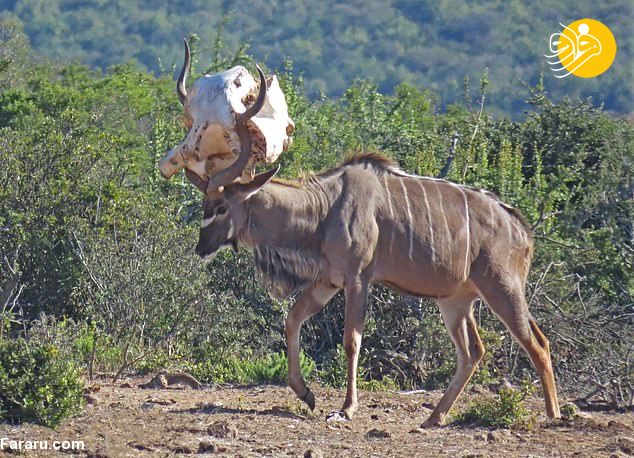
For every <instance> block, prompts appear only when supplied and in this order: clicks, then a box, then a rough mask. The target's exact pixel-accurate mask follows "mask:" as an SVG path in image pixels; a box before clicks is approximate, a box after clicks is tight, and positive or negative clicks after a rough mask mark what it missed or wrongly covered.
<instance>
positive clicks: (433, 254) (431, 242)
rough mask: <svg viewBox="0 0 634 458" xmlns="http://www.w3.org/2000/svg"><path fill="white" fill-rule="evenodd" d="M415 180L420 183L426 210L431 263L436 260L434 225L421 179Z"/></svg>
mask: <svg viewBox="0 0 634 458" xmlns="http://www.w3.org/2000/svg"><path fill="white" fill-rule="evenodd" d="M416 182H417V183H418V184H419V185H420V189H421V190H422V191H423V199H424V200H425V210H426V211H427V224H428V226H429V247H430V248H431V262H432V264H433V263H435V262H436V251H435V248H434V226H433V225H432V220H431V209H430V208H429V200H428V199H427V191H425V186H424V185H423V182H422V181H421V180H416Z"/></svg>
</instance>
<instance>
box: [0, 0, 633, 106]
mask: <svg viewBox="0 0 634 458" xmlns="http://www.w3.org/2000/svg"><path fill="white" fill-rule="evenodd" d="M0 9H1V10H2V11H4V16H15V17H18V18H19V19H20V20H21V21H22V23H23V24H24V29H25V31H26V33H27V35H28V36H29V38H30V41H31V45H32V46H33V47H34V48H35V49H36V50H37V51H39V52H41V53H43V54H46V55H48V56H50V57H53V58H54V59H55V60H62V61H69V60H72V61H79V62H82V63H86V64H88V65H90V66H93V67H100V68H104V69H105V68H107V67H109V66H111V65H113V64H120V63H122V62H126V61H129V60H133V61H135V62H138V63H139V65H141V66H142V67H143V68H145V69H149V70H152V71H153V72H159V71H160V69H161V67H163V68H168V69H169V68H170V66H171V65H172V64H173V63H174V62H178V63H180V59H181V56H180V53H181V46H180V39H181V37H183V36H185V35H188V34H190V33H195V34H197V35H199V36H200V38H201V45H202V46H201V53H202V55H201V57H200V61H201V64H202V66H204V65H207V63H208V62H209V61H210V60H211V49H212V48H213V42H214V40H215V39H216V37H217V33H218V30H219V27H220V26H221V24H222V25H223V26H224V33H223V34H221V38H222V39H223V40H224V41H225V42H226V44H227V46H228V49H230V50H232V51H236V50H238V49H239V47H240V45H241V44H244V43H248V44H249V45H250V46H249V48H248V50H247V51H248V52H249V53H250V54H252V55H253V56H254V58H255V59H256V60H257V61H264V62H266V64H267V65H268V66H269V67H270V68H273V69H281V68H282V67H283V66H284V63H285V61H286V60H287V59H290V60H292V61H293V63H294V69H295V71H296V72H297V73H303V74H304V75H305V81H306V89H307V91H308V93H309V94H312V95H313V96H315V95H316V94H317V93H318V92H320V91H323V92H325V93H327V94H328V95H331V96H338V95H340V94H341V93H342V92H343V91H344V90H345V89H346V88H347V87H349V86H350V84H351V83H352V81H353V80H354V79H355V78H358V77H360V78H369V79H371V80H373V81H375V82H376V83H377V84H378V85H379V89H380V90H381V92H384V93H385V92H391V91H392V90H393V88H394V86H395V85H397V84H399V83H400V82H407V83H411V84H414V85H416V86H418V87H419V88H421V89H430V90H431V91H432V92H433V93H435V94H437V95H438V96H439V98H440V107H441V108H443V107H446V105H447V104H449V103H451V102H454V101H461V99H462V97H463V94H464V78H465V77H469V78H470V79H471V81H473V82H474V83H473V84H472V86H473V87H474V92H475V90H476V89H477V86H478V83H477V82H478V81H479V79H480V78H481V76H482V75H483V74H484V72H485V71H486V69H487V68H488V71H489V79H490V81H491V86H490V88H491V93H490V100H489V102H490V104H489V106H490V108H491V110H492V111H493V112H494V113H495V114H497V115H500V114H505V115H512V116H513V117H515V118H517V117H519V116H521V114H522V111H523V110H524V109H525V108H526V105H525V104H524V99H525V98H526V97H527V96H528V90H526V89H525V88H523V86H524V85H525V84H529V85H535V84H536V82H537V81H538V77H539V73H540V71H541V70H542V69H544V66H545V63H544V58H543V54H544V53H545V52H546V51H547V43H548V37H549V36H550V34H551V33H553V32H556V31H557V30H558V29H559V27H560V26H559V22H562V23H564V24H567V23H570V22H572V21H574V20H576V19H579V18H583V17H584V16H588V17H592V18H594V19H597V20H600V21H602V22H604V23H605V24H607V25H608V26H609V27H610V28H611V29H612V31H613V32H614V34H615V36H616V39H617V43H618V54H617V57H616V61H615V63H614V65H613V67H612V68H611V69H610V70H609V71H608V72H607V73H605V74H604V75H602V76H600V77H597V78H594V79H579V78H566V79H564V80H557V79H556V78H554V77H553V76H552V74H550V73H549V70H548V69H545V70H544V72H545V85H546V89H547V91H548V92H549V93H550V95H551V97H552V98H553V99H554V100H560V99H562V98H563V97H564V96H569V97H572V98H586V97H592V98H593V101H594V103H595V104H604V105H605V108H606V109H607V110H608V111H613V112H616V113H623V114H627V113H630V112H631V111H632V106H631V101H632V65H631V63H632V60H631V52H632V34H631V33H630V32H628V30H629V26H628V24H630V23H631V21H632V8H631V3H630V2H628V1H627V0H611V1H606V2H600V3H597V2H594V1H591V0H582V1H572V0H566V1H561V2H555V1H554V0H542V1H539V2H518V1H512V2H506V1H500V0H487V1H484V2H471V1H466V0H442V1H431V0H425V1H414V0H388V1H384V0H364V1H360V0H354V1H349V2H345V3H342V2H336V1H333V0H320V1H311V2H305V1H301V0H290V1H283V2H282V1H265V0H251V1H249V2H248V3H247V2H230V1H226V0H225V1H223V0H196V1H195V0H188V1H180V2H167V1H155V2H140V1H134V0H117V1H97V2H85V1H78V0H46V1H43V0H18V1H16V0H1V1H0Z"/></svg>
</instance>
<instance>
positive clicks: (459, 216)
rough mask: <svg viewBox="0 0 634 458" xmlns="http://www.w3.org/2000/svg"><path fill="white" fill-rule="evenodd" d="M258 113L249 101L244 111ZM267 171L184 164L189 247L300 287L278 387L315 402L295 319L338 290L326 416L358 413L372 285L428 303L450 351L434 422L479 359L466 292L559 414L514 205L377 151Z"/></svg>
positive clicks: (526, 242) (525, 236)
mask: <svg viewBox="0 0 634 458" xmlns="http://www.w3.org/2000/svg"><path fill="white" fill-rule="evenodd" d="M180 89H181V84H180V82H179V90H180ZM260 90H261V91H265V90H266V85H265V84H262V85H261V87H260ZM261 94H262V92H261V93H260V97H259V98H258V100H262V99H263V98H262V97H261ZM257 109H258V102H256V103H255V104H254V105H253V106H252V107H251V109H249V113H254V112H256V111H257ZM247 115H248V114H247ZM247 119H248V116H240V117H239V118H238V127H239V129H240V131H244V130H246V129H244V124H245V123H246V122H247ZM242 140H243V142H242V151H241V153H240V154H241V157H243V156H245V155H248V154H249V152H250V143H249V137H248V136H246V135H243V136H242ZM239 160H240V159H238V161H239ZM243 162H244V161H243ZM278 170H279V168H275V169H273V170H269V171H268V172H265V173H262V174H260V175H257V176H256V177H255V178H254V179H253V181H251V182H248V183H235V182H232V181H233V179H235V178H236V177H237V176H239V175H240V170H239V167H234V168H233V169H232V171H231V175H228V174H226V173H225V174H224V175H223V176H222V177H221V178H222V179H220V180H219V179H218V177H217V176H214V177H212V178H211V180H203V179H201V178H200V177H199V176H198V175H196V174H195V173H193V172H191V171H187V176H188V178H189V179H190V180H191V181H192V182H193V184H195V185H196V186H197V187H198V188H199V189H200V190H201V191H202V192H203V193H204V199H203V212H204V215H203V220H202V223H201V229H200V237H199V241H198V245H197V246H196V253H197V254H199V255H200V256H203V257H204V256H208V255H212V254H214V253H215V252H216V251H218V250H219V249H220V248H221V247H223V246H233V247H234V249H237V248H238V247H239V246H246V247H249V248H252V249H253V251H254V254H255V261H256V266H257V269H258V271H259V272H260V273H261V275H262V277H263V278H264V279H265V280H266V281H267V282H268V284H269V286H270V289H271V291H272V292H273V293H274V294H276V295H277V296H280V297H287V296H290V295H292V294H295V293H299V297H298V299H297V300H296V301H295V304H294V305H293V307H292V308H291V310H290V311H289V313H288V317H287V319H286V338H287V345H288V367H289V385H290V387H291V388H292V389H293V391H294V392H295V393H296V394H297V396H298V397H299V398H300V399H302V400H303V401H305V402H306V403H307V404H308V406H309V407H310V408H311V409H313V408H314V407H315V397H314V395H313V393H312V392H311V390H310V389H309V388H308V387H307V385H306V383H305V381H304V380H303V378H302V375H301V372H300V363H299V333H300V328H301V326H302V323H303V322H304V321H305V320H306V319H308V318H309V317H311V316H312V315H314V314H316V313H317V312H319V311H320V310H321V309H322V308H323V307H324V306H325V305H326V303H327V302H328V301H329V300H330V299H331V298H332V297H333V296H334V295H335V293H337V292H338V291H339V290H341V289H343V290H344V293H345V299H346V305H345V329H344V337H343V346H344V349H345V352H346V356H347V359H348V372H347V378H348V384H347V390H346V398H345V402H344V404H343V407H342V409H341V411H340V412H337V413H333V414H332V416H331V418H334V419H336V418H348V419H349V418H351V417H352V416H353V414H354V412H355V410H356V409H357V388H356V385H357V383H356V382H357V364H358V359H359V350H360V347H361V335H362V333H363V326H364V316H365V312H366V308H367V302H368V290H369V288H370V285H372V284H373V283H380V284H383V285H387V286H389V287H391V288H394V289H395V290H397V291H402V292H405V293H407V294H411V295H415V296H425V297H432V298H435V299H436V302H437V303H438V306H439V307H440V313H441V315H442V318H443V321H444V323H445V325H446V327H447V330H448V331H449V334H450V336H451V338H452V340H453V342H454V344H455V347H456V352H457V359H458V364H457V369H456V373H455V375H454V377H453V379H452V381H451V383H450V385H449V388H448V389H447V391H446V392H445V394H444V395H443V397H442V399H441V400H440V402H439V403H438V405H437V406H436V408H435V409H434V411H433V412H432V413H431V415H430V417H429V418H428V419H427V420H426V422H425V423H424V426H432V425H438V424H441V423H442V422H443V419H444V417H445V415H446V414H447V412H448V411H449V409H450V408H451V406H452V404H453V403H454V401H455V400H456V398H457V397H458V395H459V394H460V393H461V392H462V390H463V389H464V387H465V385H466V384H467V382H468V381H469V379H470V377H471V376H472V374H473V372H474V371H475V369H476V366H477V364H478V362H479V361H480V359H481V358H482V355H483V353H484V346H483V345H482V341H481V340H480V337H479V335H478V328H477V325H476V321H475V320H474V316H473V310H472V303H473V301H474V300H475V299H476V298H477V297H481V298H482V299H483V300H484V301H485V302H486V303H487V304H488V305H489V307H490V308H491V309H492V310H493V311H494V312H495V314H496V315H497V316H498V317H499V318H500V319H501V320H502V322H503V323H504V324H505V325H506V327H507V328H508V329H509V331H510V332H511V334H512V335H513V336H514V337H515V338H516V339H517V341H518V342H519V344H520V345H521V346H522V347H523V348H524V349H525V350H526V351H527V353H528V355H529V356H530V359H531V361H532V362H533V364H534V365H535V368H536V369H537V372H538V373H539V376H540V378H541V383H542V387H543V390H544V395H545V401H546V411H547V413H548V415H549V416H550V417H559V406H558V403H557V393H556V390H555V380H554V377H553V371H552V366H551V360H550V351H549V344H548V340H547V339H546V337H545V336H544V334H542V332H541V331H540V330H539V328H538V327H537V323H535V321H534V320H533V318H532V317H531V315H530V313H529V311H528V307H527V303H526V299H525V296H524V287H525V283H526V277H527V275H528V271H529V267H530V261H531V256H532V253H533V241H532V238H531V231H530V229H529V228H528V226H527V225H526V223H525V222H524V220H523V218H522V217H521V215H520V214H519V212H518V211H517V210H515V209H513V208H512V207H509V206H508V205H506V204H504V203H502V202H501V201H500V200H499V199H498V198H497V197H496V196H495V195H493V194H492V193H490V192H487V191H483V190H478V189H474V188H470V187H466V186H459V185H456V184H454V183H451V182H449V181H444V180H440V179H434V178H426V177H419V176H412V175H408V174H406V173H404V172H403V171H401V170H400V169H399V168H398V167H397V165H396V164H395V163H394V162H392V161H390V160H388V159H386V158H384V157H381V156H379V155H377V154H365V155H360V156H356V157H353V158H352V159H350V160H348V161H347V162H345V163H344V164H343V165H341V166H340V167H337V168H335V169H333V170H330V171H328V172H325V173H321V174H318V175H314V176H312V177H310V178H308V179H305V180H299V181H293V182H284V181H276V180H274V179H273V178H274V176H275V174H276V173H277V171H278ZM210 183H212V184H210Z"/></svg>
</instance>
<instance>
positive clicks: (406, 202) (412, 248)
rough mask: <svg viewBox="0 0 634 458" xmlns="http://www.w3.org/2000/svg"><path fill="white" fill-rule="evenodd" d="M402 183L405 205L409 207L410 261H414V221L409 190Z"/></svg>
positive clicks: (401, 181)
mask: <svg viewBox="0 0 634 458" xmlns="http://www.w3.org/2000/svg"><path fill="white" fill-rule="evenodd" d="M399 181H400V183H401V188H403V197H405V205H406V206H407V220H408V225H407V229H408V231H407V232H408V235H409V259H410V260H411V259H412V252H413V251H414V227H413V220H412V209H411V208H410V206H409V197H407V189H406V188H405V183H403V180H399Z"/></svg>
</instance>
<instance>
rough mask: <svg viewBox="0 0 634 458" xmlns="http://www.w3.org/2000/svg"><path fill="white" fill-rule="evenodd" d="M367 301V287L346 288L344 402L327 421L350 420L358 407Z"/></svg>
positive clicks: (357, 285) (363, 285)
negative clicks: (346, 361) (339, 409)
mask: <svg viewBox="0 0 634 458" xmlns="http://www.w3.org/2000/svg"><path fill="white" fill-rule="evenodd" d="M367 300H368V286H367V285H365V284H355V285H353V286H351V287H346V318H345V328H344V331H343V348H344V350H345V352H346V358H347V359H348V384H347V387H346V400H345V401H344V403H343V407H342V408H341V411H340V412H332V413H331V414H329V415H328V417H327V419H328V420H344V419H347V420H350V419H352V417H353V415H354V413H355V411H356V410H357V407H358V401H357V371H358V364H359V352H360V350H361V336H362V334H363V321H364V318H365V310H366V306H367Z"/></svg>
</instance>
